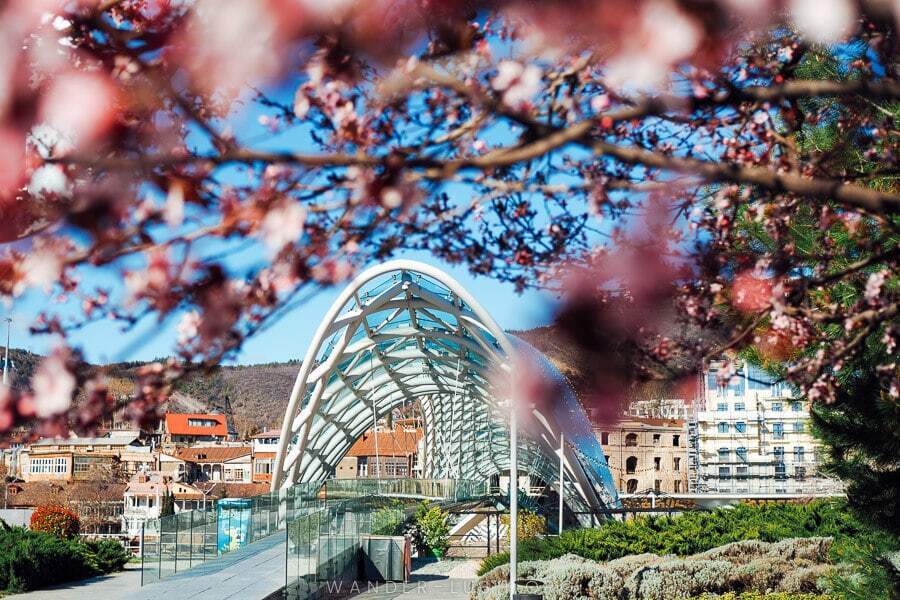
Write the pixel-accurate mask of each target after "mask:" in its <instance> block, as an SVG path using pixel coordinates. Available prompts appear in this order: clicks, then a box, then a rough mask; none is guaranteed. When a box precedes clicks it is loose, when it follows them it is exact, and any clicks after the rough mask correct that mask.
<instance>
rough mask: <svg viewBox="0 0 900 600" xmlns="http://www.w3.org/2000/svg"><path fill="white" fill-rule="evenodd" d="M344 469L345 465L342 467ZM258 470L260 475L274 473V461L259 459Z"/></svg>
mask: <svg viewBox="0 0 900 600" xmlns="http://www.w3.org/2000/svg"><path fill="white" fill-rule="evenodd" d="M341 468H342V469H343V467H341ZM256 472H257V473H258V474H260V475H269V474H271V473H272V461H271V460H258V461H256Z"/></svg>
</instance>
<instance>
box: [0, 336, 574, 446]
mask: <svg viewBox="0 0 900 600" xmlns="http://www.w3.org/2000/svg"><path fill="white" fill-rule="evenodd" d="M512 333H513V334H514V335H516V336H518V337H520V338H522V339H524V340H525V341H527V342H528V343H530V344H531V345H533V346H534V347H535V348H537V349H538V350H540V351H542V352H544V353H545V354H546V355H547V356H548V358H550V360H551V361H552V362H553V363H554V364H555V365H556V367H557V368H558V369H559V370H560V371H561V372H562V373H563V375H565V376H566V378H567V379H568V380H569V382H570V383H571V384H572V386H573V387H574V388H575V390H576V392H580V391H581V388H582V387H583V386H585V385H587V382H588V380H589V378H588V377H586V373H585V372H584V371H585V369H586V368H587V367H585V366H584V364H583V362H584V361H580V360H579V357H578V352H577V351H576V349H575V348H573V347H572V345H571V344H570V343H569V342H568V341H567V340H566V339H565V338H563V337H562V336H559V335H557V334H556V332H555V331H554V329H553V328H551V327H538V328H535V329H530V330H526V331H515V332H512ZM0 358H2V355H0ZM41 358H42V357H41V356H40V355H38V354H33V353H31V352H28V351H25V350H19V349H11V350H10V362H11V369H10V374H11V383H12V385H14V386H16V387H20V388H27V387H28V386H29V384H30V381H31V376H32V374H33V373H34V370H35V369H36V368H37V365H38V364H39V363H40V360H41ZM143 364H146V363H143V362H126V363H115V364H111V365H106V366H103V367H101V366H97V365H85V367H84V368H85V369H88V370H93V369H103V370H104V371H105V373H106V375H107V377H108V382H109V386H110V388H111V390H112V391H113V392H114V393H116V394H122V395H125V394H130V393H131V392H132V390H133V386H134V383H133V382H134V374H135V371H136V369H137V368H138V367H140V366H141V365H143ZM299 368H300V361H290V362H281V363H267V364H258V365H246V366H223V367H218V368H216V369H214V370H213V371H212V372H211V373H209V374H205V375H204V374H198V375H194V376H192V377H190V378H189V379H187V380H186V381H184V382H183V383H181V384H180V385H179V386H178V389H177V393H176V394H175V395H174V397H173V398H172V400H171V401H170V405H169V410H176V411H186V412H205V411H215V412H221V413H225V414H230V415H231V416H232V417H233V420H234V425H235V427H236V428H237V430H238V432H239V433H245V432H248V431H251V430H253V429H264V428H266V427H272V426H275V425H278V424H279V423H280V422H281V419H282V416H283V414H284V408H285V406H286V404H287V400H288V396H289V395H290V393H291V388H292V387H293V385H294V379H295V378H296V376H297V371H298V370H299Z"/></svg>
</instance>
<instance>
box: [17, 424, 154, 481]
mask: <svg viewBox="0 0 900 600" xmlns="http://www.w3.org/2000/svg"><path fill="white" fill-rule="evenodd" d="M20 454H21V460H22V461H23V465H25V464H27V467H26V468H24V471H23V474H22V478H23V479H24V480H25V481H26V482H29V483H30V482H34V481H74V480H86V479H94V478H101V479H123V480H124V479H125V478H127V476H129V475H130V474H133V473H135V472H137V471H138V470H140V469H142V468H149V467H152V465H153V463H154V460H155V459H154V456H153V453H152V451H151V449H150V448H149V447H148V446H143V445H141V442H140V436H139V435H138V434H136V433H133V432H111V433H110V434H108V435H106V436H104V437H93V438H88V437H72V438H59V439H56V438H48V439H42V440H38V441H36V442H34V443H32V444H31V445H30V446H28V447H27V448H23V449H22V450H21V451H20Z"/></svg>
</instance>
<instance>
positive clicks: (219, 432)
mask: <svg viewBox="0 0 900 600" xmlns="http://www.w3.org/2000/svg"><path fill="white" fill-rule="evenodd" d="M189 419H206V420H210V421H215V422H216V424H215V425H214V426H211V427H198V426H195V425H188V420H189ZM166 431H167V432H169V434H170V435H210V436H213V435H215V436H220V437H228V422H227V420H226V419H225V415H213V414H203V413H166Z"/></svg>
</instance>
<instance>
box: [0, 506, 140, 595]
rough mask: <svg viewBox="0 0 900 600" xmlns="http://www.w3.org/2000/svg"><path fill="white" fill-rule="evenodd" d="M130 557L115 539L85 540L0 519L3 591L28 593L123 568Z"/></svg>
mask: <svg viewBox="0 0 900 600" xmlns="http://www.w3.org/2000/svg"><path fill="white" fill-rule="evenodd" d="M114 546H115V547H114ZM128 558H129V555H128V553H127V551H126V550H125V549H124V548H122V546H121V545H119V544H118V543H117V542H115V541H113V540H100V541H88V542H82V541H80V540H79V539H77V538H72V539H65V538H60V537H57V536H55V535H51V534H49V533H44V532H39V531H29V530H27V529H25V528H22V527H8V526H6V524H4V523H2V522H0V591H5V592H12V593H18V592H26V591H29V590H35V589H40V588H43V587H47V586H50V585H54V584H57V583H63V582H66V581H74V580H77V579H84V578H85V577H92V576H95V575H101V574H103V573H108V572H110V571H115V570H118V569H121V568H122V566H123V565H124V564H125V563H126V562H128Z"/></svg>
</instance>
